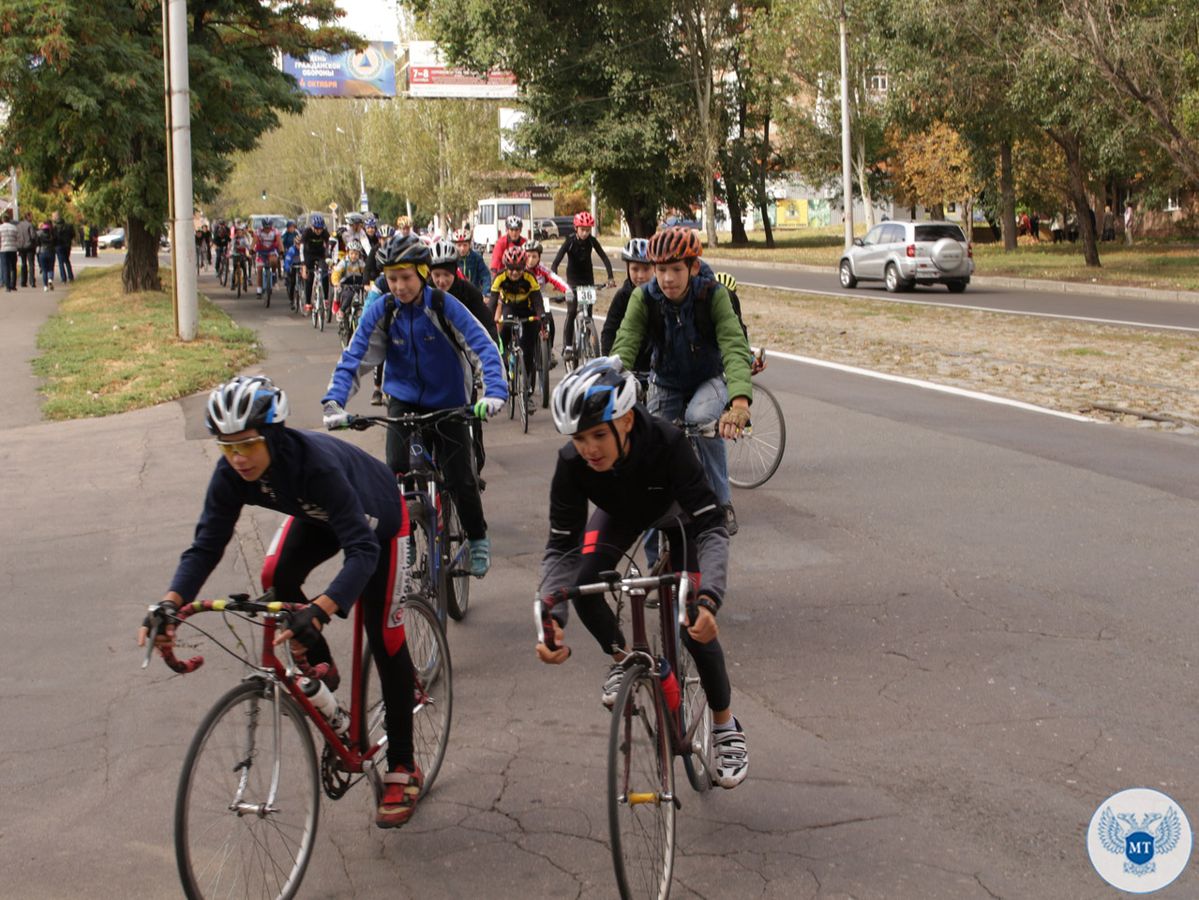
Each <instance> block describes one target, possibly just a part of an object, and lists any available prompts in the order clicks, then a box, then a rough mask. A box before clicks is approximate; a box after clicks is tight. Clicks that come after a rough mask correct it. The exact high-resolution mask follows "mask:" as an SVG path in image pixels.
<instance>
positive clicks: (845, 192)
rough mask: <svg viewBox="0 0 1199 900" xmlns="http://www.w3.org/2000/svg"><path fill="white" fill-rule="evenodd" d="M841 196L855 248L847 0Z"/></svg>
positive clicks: (842, 22)
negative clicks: (851, 173)
mask: <svg viewBox="0 0 1199 900" xmlns="http://www.w3.org/2000/svg"><path fill="white" fill-rule="evenodd" d="M839 22H840V29H841V195H842V197H844V201H845V249H847V250H848V249H849V248H850V247H852V246H853V179H852V177H851V176H850V170H849V50H848V47H847V43H846V39H845V30H846V16H845V0H841V16H840V19H839Z"/></svg>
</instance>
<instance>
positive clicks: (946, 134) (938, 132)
mask: <svg viewBox="0 0 1199 900" xmlns="http://www.w3.org/2000/svg"><path fill="white" fill-rule="evenodd" d="M895 158H896V163H897V165H898V167H899V170H900V173H901V174H900V175H899V180H900V184H901V186H902V187H903V189H904V190H905V191H906V192H907V193H908V195H909V196H910V197H911V198H912V199H913V200H914V201H915V202H917V203H919V204H921V205H922V206H925V207H935V206H944V205H945V204H947V203H957V204H959V205H960V206H961V210H962V221H963V223H964V225H965V228H966V236H967V238H968V239H970V240H973V239H974V235H973V221H972V215H971V211H972V209H973V206H974V198H975V197H976V196H977V195H978V192H979V190H980V188H981V186H982V179H981V178H979V176H978V175H977V174H976V173H977V170H976V168H975V162H974V159H973V158H972V157H971V154H970V148H969V147H968V146H967V144H966V142H965V141H964V140H963V139H962V137H961V135H959V134H958V133H957V132H956V131H954V130H953V129H952V128H950V127H949V126H948V125H946V124H945V123H944V122H936V123H934V124H933V126H932V127H931V128H929V129H928V131H926V132H924V133H922V134H917V135H908V136H907V137H906V138H905V140H903V141H902V142H899V143H898V144H897V149H896V157H895Z"/></svg>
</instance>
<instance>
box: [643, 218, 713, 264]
mask: <svg viewBox="0 0 1199 900" xmlns="http://www.w3.org/2000/svg"><path fill="white" fill-rule="evenodd" d="M703 252H704V245H703V244H701V243H700V240H699V234H698V233H697V232H695V231H693V230H692V229H690V228H685V227H683V226H682V225H672V226H671V227H670V228H665V229H663V230H662V231H659V232H658V233H657V234H655V235H654V236H653V237H651V238H650V239H649V253H648V256H649V261H650V262H653V263H673V262H686V261H687V260H692V259H698V258H699V257H700V256H702V255H703Z"/></svg>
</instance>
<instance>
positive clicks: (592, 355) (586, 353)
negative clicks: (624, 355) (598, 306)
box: [579, 319, 600, 363]
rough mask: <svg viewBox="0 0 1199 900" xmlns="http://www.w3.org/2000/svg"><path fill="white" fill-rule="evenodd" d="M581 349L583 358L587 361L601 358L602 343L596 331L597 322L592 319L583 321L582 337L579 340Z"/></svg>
mask: <svg viewBox="0 0 1199 900" xmlns="http://www.w3.org/2000/svg"><path fill="white" fill-rule="evenodd" d="M579 344H580V350H581V351H582V355H581V360H582V362H583V363H587V362H589V361H591V360H593V359H599V355H600V345H599V335H597V334H596V333H595V322H593V321H592V320H591V319H585V320H584V321H583V332H582V339H581V340H580V341H579Z"/></svg>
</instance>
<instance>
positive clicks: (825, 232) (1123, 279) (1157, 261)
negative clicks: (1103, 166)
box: [705, 226, 1199, 291]
mask: <svg viewBox="0 0 1199 900" xmlns="http://www.w3.org/2000/svg"><path fill="white" fill-rule="evenodd" d="M862 233H864V229H863V228H861V227H859V228H858V234H862ZM988 233H989V231H988ZM774 235H775V247H774V249H772V250H768V249H766V243H765V236H764V235H763V234H762V233H761V232H751V233H750V235H749V239H750V242H749V244H748V245H747V246H741V247H731V246H729V245H728V244H721V245H720V246H719V247H715V248H711V249H708V250H706V251H705V253H706V254H707V255H709V256H712V257H714V258H720V259H741V260H754V261H773V262H791V263H804V264H807V265H813V266H827V267H828V268H829V269H830V270H832V269H835V268H836V265H837V259H838V258H839V257H840V254H841V247H842V243H843V231H842V229H841V227H840V226H837V227H828V228H805V229H787V230H782V231H780V230H776V231H775V233H774ZM1099 261H1100V263H1101V266H1100V267H1099V268H1098V269H1094V268H1088V267H1087V265H1086V263H1085V261H1084V260H1083V256H1082V243H1081V241H1080V242H1079V243H1077V244H1069V243H1067V244H1053V243H1051V242H1049V241H1047V240H1046V241H1042V242H1041V243H1040V244H1039V245H1032V244H1021V245H1020V246H1019V247H1018V248H1017V249H1016V250H1015V251H1013V252H1011V253H1005V252H1004V249H1003V244H1001V243H988V244H980V243H975V245H974V265H975V274H976V275H982V276H987V275H995V276H1006V277H1010V278H1039V279H1048V280H1050V281H1077V282H1093V283H1095V284H1110V285H1125V286H1132V287H1145V288H1159V289H1163V290H1184V291H1199V245H1196V244H1195V243H1194V242H1191V241H1181V240H1179V241H1164V240H1156V239H1146V240H1142V241H1138V242H1137V243H1136V244H1134V245H1133V246H1132V247H1126V246H1125V245H1124V244H1123V243H1118V242H1117V243H1107V244H1100V245H1099Z"/></svg>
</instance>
